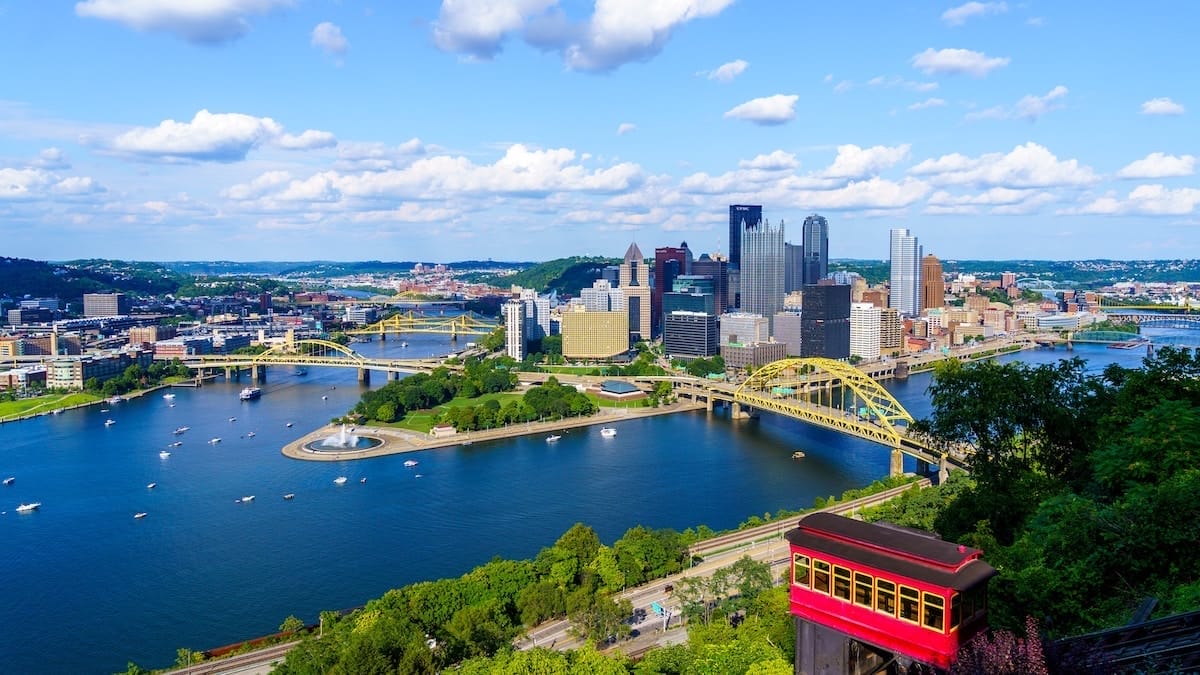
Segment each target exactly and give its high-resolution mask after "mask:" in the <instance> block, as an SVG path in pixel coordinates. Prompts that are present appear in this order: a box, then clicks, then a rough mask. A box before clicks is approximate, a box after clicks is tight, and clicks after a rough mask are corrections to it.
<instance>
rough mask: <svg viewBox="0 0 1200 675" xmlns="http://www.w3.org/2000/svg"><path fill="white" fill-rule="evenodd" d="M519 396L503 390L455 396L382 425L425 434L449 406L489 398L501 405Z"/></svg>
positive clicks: (468, 403) (469, 404)
mask: <svg viewBox="0 0 1200 675" xmlns="http://www.w3.org/2000/svg"><path fill="white" fill-rule="evenodd" d="M521 396H522V395H521V394H517V393H514V392H511V391H505V392H500V393H495V394H484V395H483V396H477V397H475V398H461V397H460V398H455V399H451V400H450V401H449V402H447V403H443V404H442V405H439V406H437V407H436V408H432V409H430V410H418V411H414V412H410V413H408V414H407V415H405V416H404V419H402V420H400V421H399V422H393V423H391V424H384V425H382V426H387V427H395V428H397V429H407V430H409V431H419V432H421V433H423V434H427V433H429V430H430V429H432V428H433V421H434V419H436V418H437V416H438V415H441V414H442V413H443V412H445V411H446V410H447V409H449V408H461V407H464V406H476V405H483V404H484V402H486V401H491V400H495V401H499V402H500V405H501V406H503V405H504V404H505V403H508V402H509V401H519V400H521Z"/></svg>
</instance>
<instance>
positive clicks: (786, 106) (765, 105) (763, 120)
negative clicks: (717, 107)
mask: <svg viewBox="0 0 1200 675" xmlns="http://www.w3.org/2000/svg"><path fill="white" fill-rule="evenodd" d="M799 98H800V97H799V96H797V95H795V94H775V95H774V96H764V97H762V98H755V99H751V100H749V101H746V102H745V103H742V104H740V105H736V106H734V107H733V108H731V109H730V110H729V111H727V112H726V113H725V117H727V118H734V119H740V120H746V121H748V122H754V123H755V124H762V125H767V126H770V125H776V124H783V123H784V122H787V121H789V120H791V119H793V118H795V117H796V101H797V100H798V99H799Z"/></svg>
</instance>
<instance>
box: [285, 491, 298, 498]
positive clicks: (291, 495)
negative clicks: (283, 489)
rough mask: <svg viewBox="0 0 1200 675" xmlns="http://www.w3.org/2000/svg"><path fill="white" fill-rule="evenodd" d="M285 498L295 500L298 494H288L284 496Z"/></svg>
mask: <svg viewBox="0 0 1200 675" xmlns="http://www.w3.org/2000/svg"><path fill="white" fill-rule="evenodd" d="M283 498H284V499H295V498H296V493H295V492H289V493H287V494H286V495H284V496H283Z"/></svg>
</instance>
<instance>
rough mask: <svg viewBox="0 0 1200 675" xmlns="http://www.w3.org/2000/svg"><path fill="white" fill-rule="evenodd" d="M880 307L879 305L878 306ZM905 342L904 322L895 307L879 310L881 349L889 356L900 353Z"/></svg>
mask: <svg viewBox="0 0 1200 675" xmlns="http://www.w3.org/2000/svg"><path fill="white" fill-rule="evenodd" d="M876 306H878V305H876ZM903 340H904V320H903V319H901V318H900V312H898V311H897V310H896V308H894V307H884V308H883V309H881V310H879V348H880V350H881V351H883V352H886V353H888V354H895V353H896V352H898V351H900V346H901V344H902V341H903Z"/></svg>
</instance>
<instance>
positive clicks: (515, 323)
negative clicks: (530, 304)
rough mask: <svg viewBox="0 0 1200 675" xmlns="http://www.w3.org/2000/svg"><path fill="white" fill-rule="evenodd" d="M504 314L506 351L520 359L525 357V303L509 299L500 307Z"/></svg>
mask: <svg viewBox="0 0 1200 675" xmlns="http://www.w3.org/2000/svg"><path fill="white" fill-rule="evenodd" d="M500 309H501V312H502V313H503V314H504V353H505V354H507V355H509V356H511V357H513V358H514V359H516V360H518V361H523V360H524V359H525V303H523V302H521V301H520V300H509V301H508V302H506V303H504V304H503V305H501V307H500Z"/></svg>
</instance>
